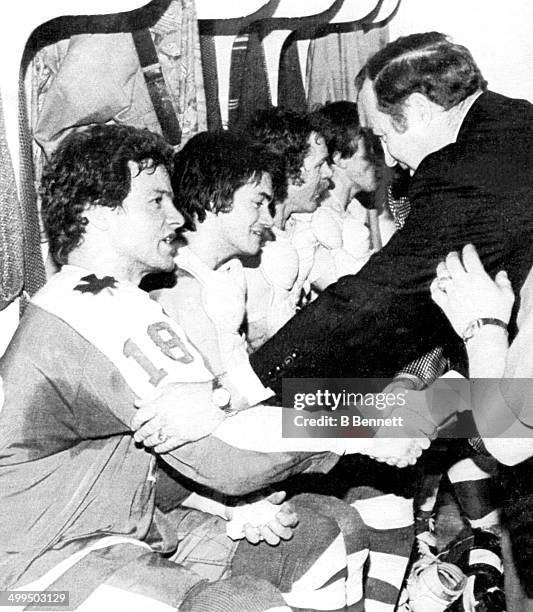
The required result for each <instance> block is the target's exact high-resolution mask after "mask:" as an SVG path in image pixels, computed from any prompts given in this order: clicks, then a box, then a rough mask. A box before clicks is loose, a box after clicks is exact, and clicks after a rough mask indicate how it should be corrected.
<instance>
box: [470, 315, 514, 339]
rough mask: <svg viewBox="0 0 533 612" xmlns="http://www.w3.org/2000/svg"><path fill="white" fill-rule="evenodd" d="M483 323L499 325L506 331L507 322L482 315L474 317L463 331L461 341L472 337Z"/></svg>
mask: <svg viewBox="0 0 533 612" xmlns="http://www.w3.org/2000/svg"><path fill="white" fill-rule="evenodd" d="M484 325H496V326H497V327H501V328H502V329H503V330H504V331H505V333H507V323H505V322H504V321H502V320H501V319H493V318H492V317H482V318H480V319H474V320H473V321H471V322H470V323H469V324H468V325H467V326H466V329H465V330H464V332H463V335H462V338H463V342H468V341H469V340H470V339H471V338H473V337H474V336H475V335H476V334H477V333H478V332H479V330H480V329H481V328H482V327H483V326H484Z"/></svg>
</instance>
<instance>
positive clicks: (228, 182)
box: [171, 131, 287, 230]
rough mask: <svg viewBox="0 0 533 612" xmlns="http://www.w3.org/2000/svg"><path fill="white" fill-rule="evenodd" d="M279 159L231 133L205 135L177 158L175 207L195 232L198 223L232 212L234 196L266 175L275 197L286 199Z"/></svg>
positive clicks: (174, 188)
mask: <svg viewBox="0 0 533 612" xmlns="http://www.w3.org/2000/svg"><path fill="white" fill-rule="evenodd" d="M282 168H283V166H282V164H281V161H280V159H279V157H278V156H277V155H276V154H275V153H273V152H272V151H270V150H269V149H268V148H267V147H265V146H263V145H260V144H258V143H255V142H252V141H250V140H249V139H246V138H244V137H243V136H239V135H237V134H234V133H231V132H228V131H218V132H202V133H200V134H197V135H196V136H194V137H193V138H191V139H190V140H189V141H188V142H187V144H186V145H185V146H184V147H183V149H182V150H181V151H180V152H179V153H177V154H176V156H175V158H174V168H173V171H172V174H171V182H172V188H173V190H174V204H175V206H176V208H177V209H178V210H179V211H180V212H181V213H182V214H183V216H184V217H185V220H186V225H185V229H190V230H193V229H194V227H195V221H196V220H198V221H199V222H200V223H201V222H202V221H204V220H205V218H206V211H208V210H209V211H212V212H214V213H219V212H228V211H229V210H231V207H232V203H233V195H234V193H235V191H237V189H239V188H240V187H242V186H243V185H246V184H247V183H249V182H250V181H255V182H257V183H259V182H260V181H261V177H262V175H263V173H265V172H268V173H269V174H270V175H271V177H272V188H273V192H274V198H276V197H283V198H285V197H286V193H287V181H286V178H285V175H284V172H283V169H282Z"/></svg>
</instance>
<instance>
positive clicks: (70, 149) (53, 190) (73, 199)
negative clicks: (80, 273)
mask: <svg viewBox="0 0 533 612" xmlns="http://www.w3.org/2000/svg"><path fill="white" fill-rule="evenodd" d="M172 154H173V151H172V148H171V147H170V145H168V144H167V143H166V142H165V140H164V139H163V138H162V137H161V136H158V135H157V134H153V133H152V132H149V131H148V130H140V129H137V128H134V127H132V126H126V125H94V126H91V127H89V128H86V129H83V130H79V131H75V132H71V133H70V134H69V135H68V136H66V137H65V139H64V140H63V141H62V142H61V143H60V145H59V147H58V148H57V149H56V151H55V152H54V153H53V155H52V156H51V159H50V161H49V163H48V164H47V165H46V166H45V168H44V171H43V177H42V181H41V188H40V197H41V207H42V208H41V211H42V217H43V223H44V227H45V230H46V233H47V235H48V239H49V241H50V252H51V253H52V255H53V257H54V259H55V261H56V262H57V263H58V264H59V265H62V264H65V263H67V259H68V255H69V253H70V252H71V251H72V250H73V249H75V248H76V247H77V246H79V245H80V244H81V242H82V240H83V234H84V233H85V226H86V225H87V218H86V217H85V215H84V212H85V211H86V210H87V208H88V207H89V206H108V207H110V208H117V207H118V206H121V205H122V202H123V201H124V199H125V198H126V196H127V195H128V193H129V192H130V187H131V174H130V170H129V167H128V162H129V161H131V162H134V163H136V164H137V165H138V168H139V172H141V171H143V170H145V169H147V168H153V169H154V170H155V168H156V167H157V166H160V165H162V166H164V167H166V168H167V170H169V171H170V170H171V165H172Z"/></svg>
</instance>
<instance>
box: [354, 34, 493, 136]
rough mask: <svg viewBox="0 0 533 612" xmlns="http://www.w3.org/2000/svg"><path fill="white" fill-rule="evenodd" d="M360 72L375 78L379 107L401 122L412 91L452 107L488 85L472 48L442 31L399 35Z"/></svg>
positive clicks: (444, 106)
mask: <svg viewBox="0 0 533 612" xmlns="http://www.w3.org/2000/svg"><path fill="white" fill-rule="evenodd" d="M361 76H364V77H365V78H368V79H370V80H371V81H373V83H374V90H375V92H376V96H377V99H378V106H379V108H380V110H382V111H383V112H385V113H388V114H389V115H392V116H393V117H395V118H396V119H397V120H398V121H399V123H400V124H401V122H402V121H401V120H402V118H403V113H402V104H403V103H404V101H405V100H406V99H407V97H408V96H410V95H411V94H412V93H416V92H418V93H421V94H424V95H425V96H426V97H427V98H428V99H429V100H431V101H432V102H434V103H435V104H438V105H439V106H442V107H443V108H444V109H445V110H449V109H450V108H452V107H453V106H455V105H456V104H459V102H461V101H462V100H464V99H465V98H467V97H468V96H470V95H471V94H473V93H475V92H476V91H479V90H482V91H485V90H486V88H487V81H486V80H485V79H484V78H483V75H482V74H481V71H480V69H479V68H478V66H477V64H476V63H475V61H474V59H473V57H472V55H471V53H470V51H469V50H468V49H467V48H466V47H463V46H461V45H457V44H455V43H452V42H451V41H450V40H449V39H448V38H447V37H446V36H445V35H444V34H440V33H439V32H426V33H424V34H411V35H410V36H403V37H401V38H398V39H397V40H395V41H394V42H392V43H390V44H388V45H387V46H386V47H384V48H383V49H382V50H381V51H378V53H376V54H375V55H374V56H373V57H372V58H371V59H370V60H369V61H368V63H367V64H366V66H365V68H364V71H363V74H362V75H361Z"/></svg>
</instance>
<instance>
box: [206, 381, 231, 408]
mask: <svg viewBox="0 0 533 612" xmlns="http://www.w3.org/2000/svg"><path fill="white" fill-rule="evenodd" d="M211 399H212V401H213V404H214V405H215V406H216V407H217V408H220V410H222V412H225V413H226V414H228V415H230V414H233V412H234V411H233V410H232V408H231V393H230V392H229V390H228V389H226V387H224V385H223V384H222V383H221V382H220V379H219V378H218V376H215V378H213V393H212V395H211Z"/></svg>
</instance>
